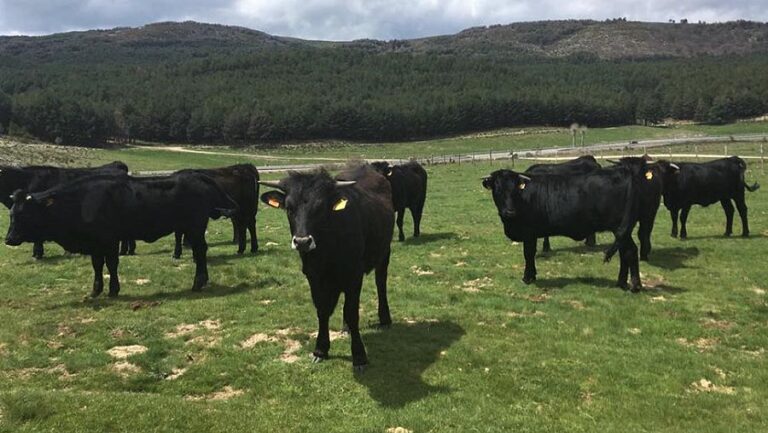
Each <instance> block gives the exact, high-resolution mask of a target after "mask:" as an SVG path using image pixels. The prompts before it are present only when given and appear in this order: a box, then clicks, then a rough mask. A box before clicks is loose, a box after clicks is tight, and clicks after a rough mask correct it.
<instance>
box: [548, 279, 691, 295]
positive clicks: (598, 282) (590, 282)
mask: <svg viewBox="0 0 768 433" xmlns="http://www.w3.org/2000/svg"><path fill="white" fill-rule="evenodd" d="M534 284H535V285H536V287H538V288H540V289H544V290H550V289H563V288H565V287H566V286H570V285H573V284H583V285H586V286H591V287H595V288H600V289H613V290H623V289H621V288H619V287H618V286H617V285H616V280H613V279H609V278H601V277H557V278H544V279H537V280H536V282H535V283H534ZM685 291H686V289H684V288H682V287H675V286H670V285H668V284H656V285H655V286H654V287H653V288H648V287H644V288H643V292H665V293H682V292H685Z"/></svg>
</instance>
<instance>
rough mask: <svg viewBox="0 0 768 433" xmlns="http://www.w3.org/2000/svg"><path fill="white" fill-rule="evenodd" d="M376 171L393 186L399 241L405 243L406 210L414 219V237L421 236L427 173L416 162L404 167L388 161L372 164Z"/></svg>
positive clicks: (393, 204)
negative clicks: (404, 221)
mask: <svg viewBox="0 0 768 433" xmlns="http://www.w3.org/2000/svg"><path fill="white" fill-rule="evenodd" d="M371 166H373V168H374V169H376V171H378V172H379V173H380V174H382V175H383V176H384V177H386V178H387V180H388V181H389V184H390V185H391V186H392V206H393V207H394V210H395V212H397V230H398V232H399V234H398V240H399V241H401V242H402V241H404V240H405V234H403V218H404V217H405V209H406V208H408V209H410V211H411V218H413V237H415V238H417V237H419V235H421V215H422V213H423V211H424V202H425V201H426V200H427V171H426V170H424V167H422V166H421V164H419V163H418V162H416V161H410V162H408V163H405V164H402V165H389V163H388V162H387V161H378V162H373V163H371Z"/></svg>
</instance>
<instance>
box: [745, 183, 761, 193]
mask: <svg viewBox="0 0 768 433" xmlns="http://www.w3.org/2000/svg"><path fill="white" fill-rule="evenodd" d="M742 183H743V184H744V188H746V189H747V191H749V192H755V191H757V190H758V189H760V184H759V183H757V182H755V183H753V184H752V186H749V185H747V183H746V182H742Z"/></svg>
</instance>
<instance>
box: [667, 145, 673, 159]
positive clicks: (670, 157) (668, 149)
mask: <svg viewBox="0 0 768 433" xmlns="http://www.w3.org/2000/svg"><path fill="white" fill-rule="evenodd" d="M667 152H668V153H669V159H672V146H669V147H667Z"/></svg>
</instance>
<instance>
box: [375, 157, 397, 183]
mask: <svg viewBox="0 0 768 433" xmlns="http://www.w3.org/2000/svg"><path fill="white" fill-rule="evenodd" d="M371 167H373V169H374V170H376V171H377V172H379V174H381V175H382V176H384V177H386V178H387V179H389V178H390V177H391V176H392V173H393V171H394V167H393V166H391V165H389V163H388V162H387V161H376V162H372V163H371Z"/></svg>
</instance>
